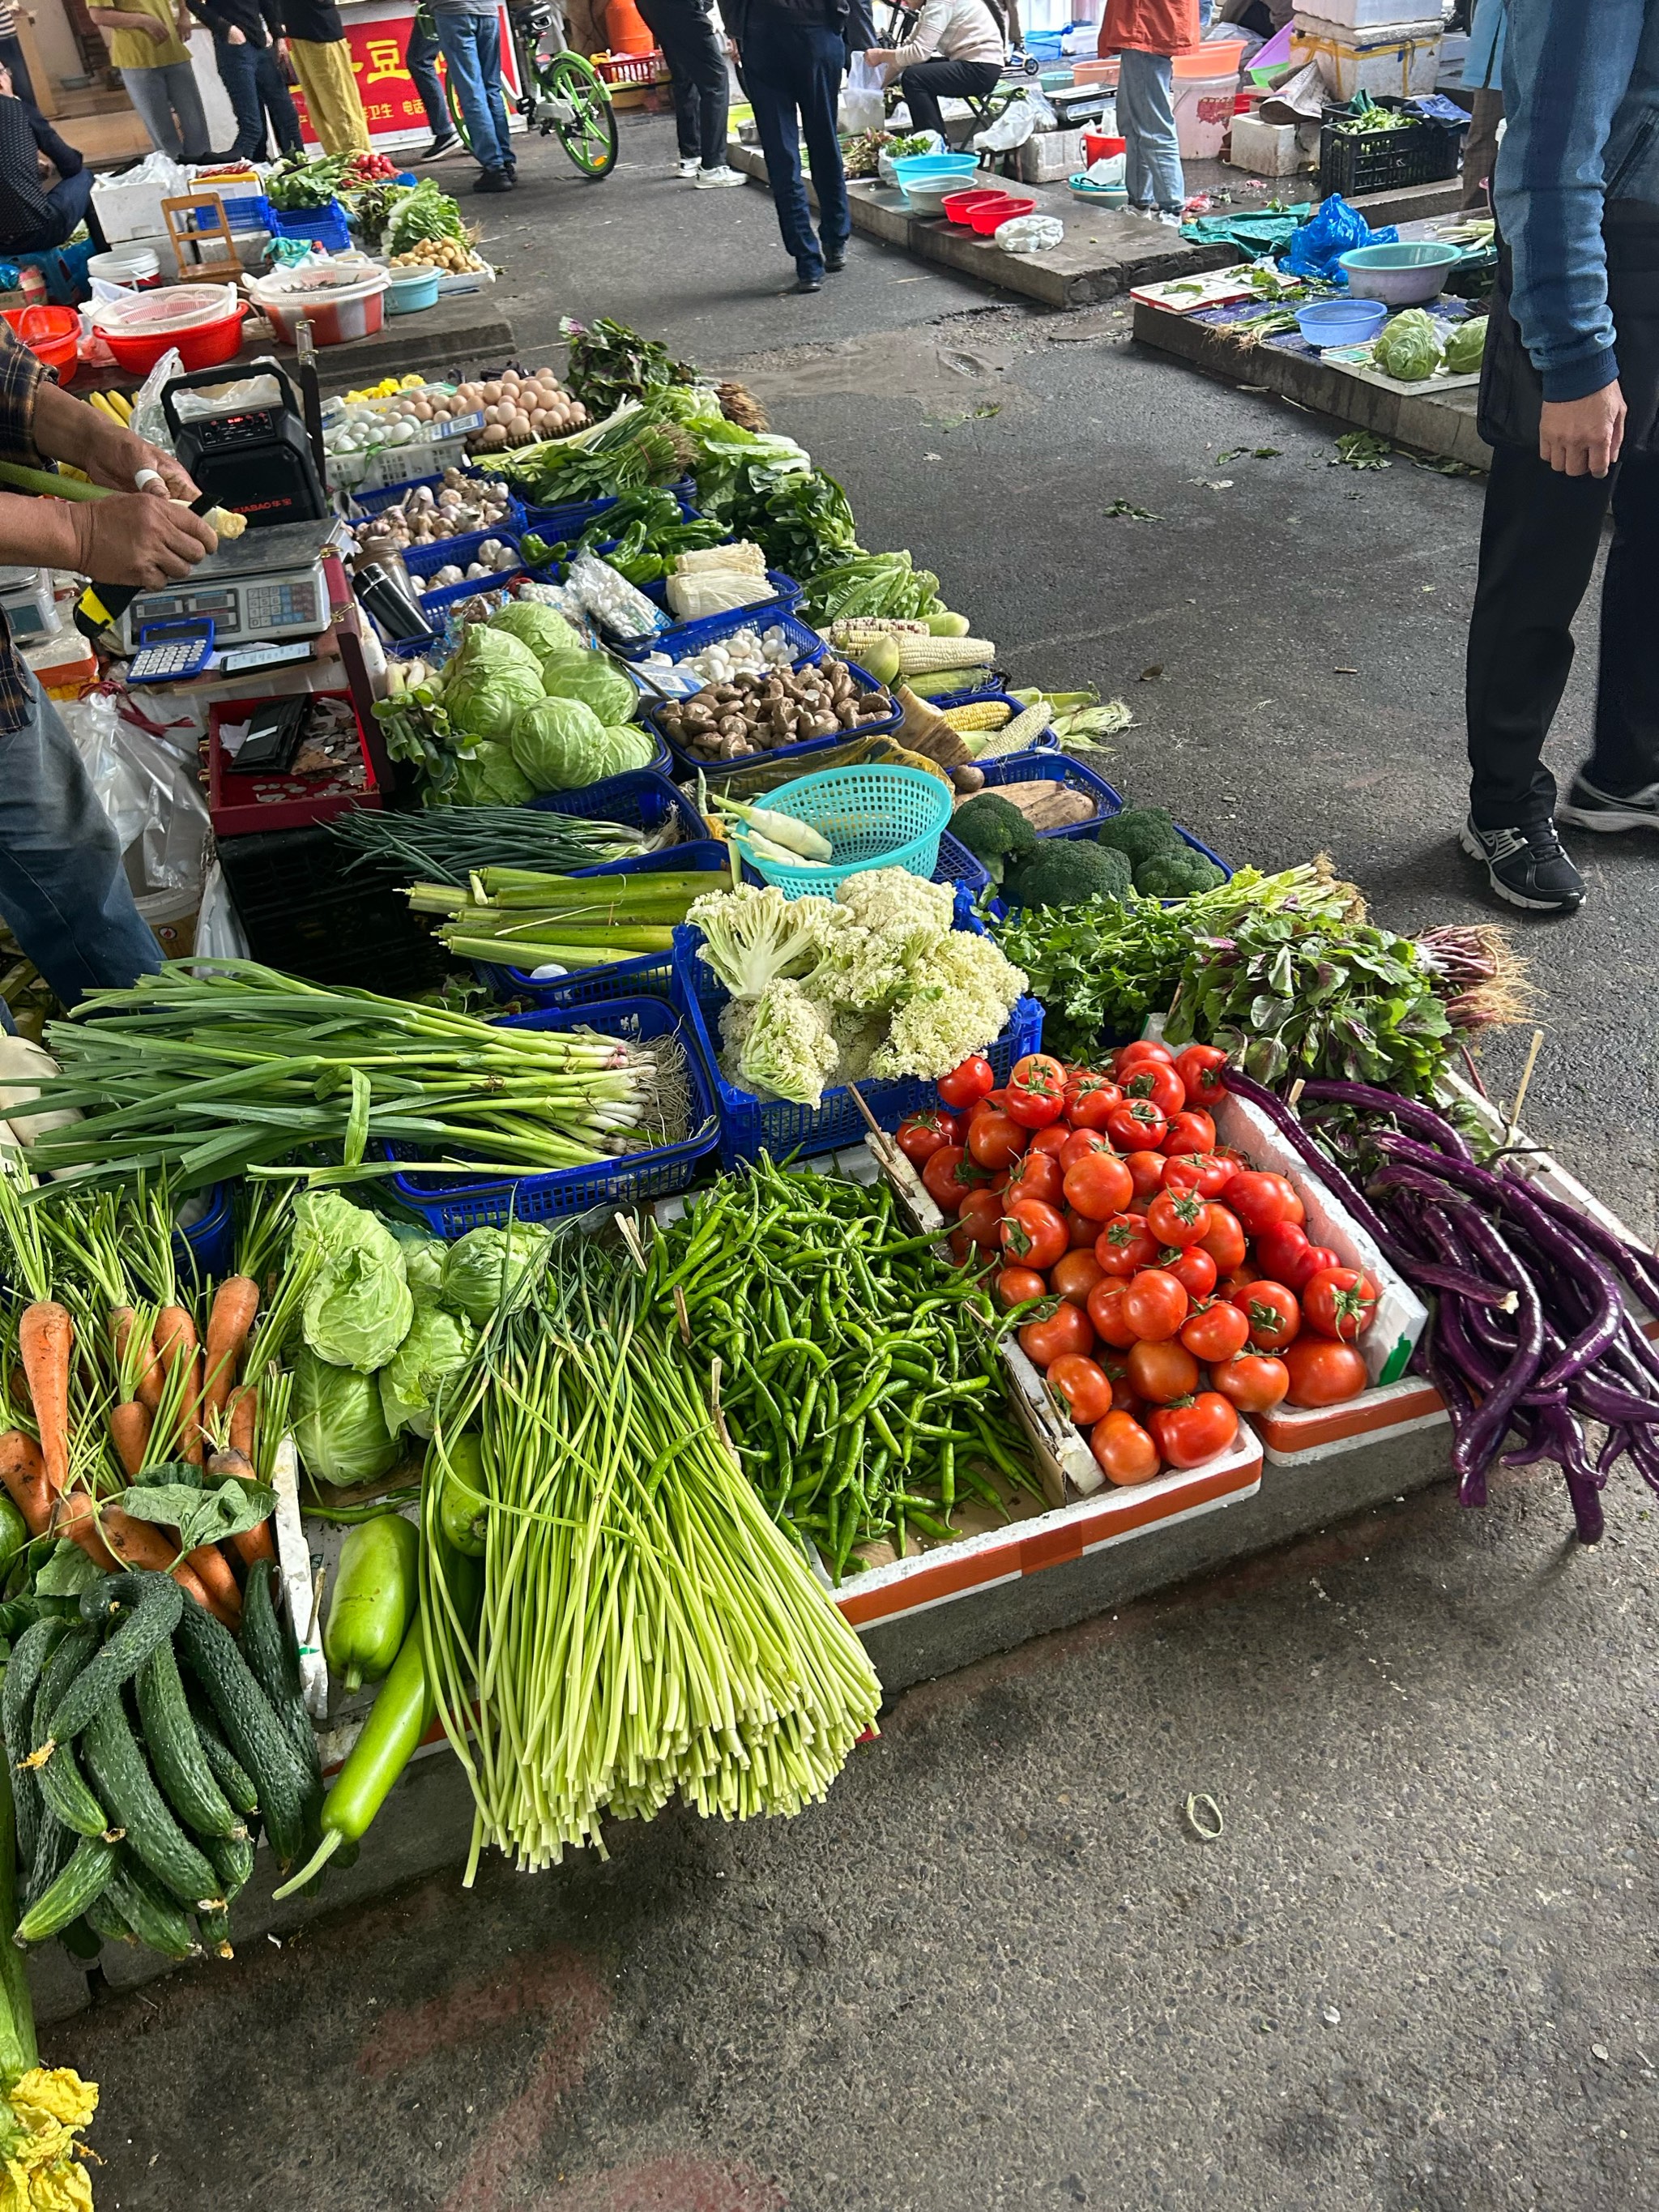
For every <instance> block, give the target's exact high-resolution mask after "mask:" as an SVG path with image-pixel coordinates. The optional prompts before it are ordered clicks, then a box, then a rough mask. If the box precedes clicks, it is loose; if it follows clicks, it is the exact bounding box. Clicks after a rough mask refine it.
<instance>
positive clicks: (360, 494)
mask: <svg viewBox="0 0 1659 2212" xmlns="http://www.w3.org/2000/svg"><path fill="white" fill-rule="evenodd" d="M443 481H444V480H443V478H442V477H441V476H436V477H410V479H409V481H408V483H395V484H384V485H382V486H381V488H380V490H378V491H354V492H353V493H352V494H351V497H350V511H349V516H348V520H350V521H353V522H362V521H363V520H365V519H366V518H367V517H368V516H369V515H374V514H384V513H385V512H386V509H387V507H396V506H397V504H398V501H399V500H401V499H403V498H404V496H405V495H407V494H408V493H410V492H411V491H419V490H422V489H425V490H427V491H430V492H434V493H435V492H439V491H441V490H442V489H443ZM524 518H525V508H524V502H523V501H521V500H517V499H514V498H513V497H512V495H510V494H509V495H508V497H507V513H505V514H504V515H503V516H502V517H501V524H500V526H499V528H498V529H496V530H495V532H493V533H492V532H488V531H486V532H484V535H485V536H486V537H489V536H491V535H494V536H495V537H497V538H500V537H502V536H504V535H506V534H507V533H508V532H511V534H512V535H513V537H515V538H516V537H517V536H518V535H519V533H520V531H522V530H523V528H524ZM463 534H464V535H465V533H463ZM453 542H454V541H453V539H448V540H444V539H439V540H435V543H437V544H445V543H448V544H453ZM415 550H416V552H423V551H425V550H427V549H426V548H425V547H423V546H416V548H415Z"/></svg>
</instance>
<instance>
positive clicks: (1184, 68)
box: [1175, 39, 1246, 84]
mask: <svg viewBox="0 0 1659 2212" xmlns="http://www.w3.org/2000/svg"><path fill="white" fill-rule="evenodd" d="M1245 44H1246V41H1245V40H1243V39H1208V40H1206V41H1205V43H1204V44H1203V45H1202V46H1188V49H1187V51H1186V52H1185V53H1184V54H1176V57H1175V76H1176V83H1177V84H1179V83H1180V82H1181V80H1182V78H1183V77H1197V78H1202V79H1203V80H1204V81H1205V82H1208V81H1209V80H1211V79H1212V78H1214V77H1222V76H1225V78H1227V79H1228V81H1229V82H1231V83H1237V80H1238V72H1239V71H1240V70H1241V69H1243V66H1244V47H1245Z"/></svg>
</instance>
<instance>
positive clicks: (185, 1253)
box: [173, 1182, 236, 1282]
mask: <svg viewBox="0 0 1659 2212" xmlns="http://www.w3.org/2000/svg"><path fill="white" fill-rule="evenodd" d="M230 1191H231V1187H230V1185H229V1184H228V1182H216V1183H215V1184H214V1186H213V1188H211V1189H210V1191H209V1192H208V1194H207V1211H206V1212H204V1214H203V1216H202V1218H201V1219H200V1220H199V1221H192V1222H191V1225H190V1227H189V1228H188V1229H175V1230H174V1231H173V1260H174V1262H175V1264H176V1265H177V1266H178V1267H180V1268H181V1269H185V1270H188V1269H189V1268H191V1267H194V1268H195V1270H196V1273H197V1275H198V1276H199V1277H200V1278H201V1279H202V1280H203V1281H204V1282H205V1281H207V1280H208V1279H209V1278H210V1277H213V1276H219V1275H228V1274H229V1273H231V1272H232V1270H233V1268H234V1266H235V1262H236V1225H235V1223H234V1220H233V1219H232V1218H231V1210H230Z"/></svg>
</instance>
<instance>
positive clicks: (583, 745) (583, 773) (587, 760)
mask: <svg viewBox="0 0 1659 2212" xmlns="http://www.w3.org/2000/svg"><path fill="white" fill-rule="evenodd" d="M604 741H605V724H604V723H603V722H602V721H601V720H599V716H598V715H597V714H595V713H594V712H593V709H592V708H591V707H585V706H584V705H583V704H582V702H581V701H580V699H542V700H538V702H537V703H536V705H535V706H533V707H526V708H525V710H524V712H523V714H520V717H519V719H518V720H517V721H516V722H515V723H514V724H513V759H514V760H515V761H516V762H517V763H518V765H519V768H520V771H521V772H522V773H523V774H524V775H526V776H527V777H528V778H529V780H530V781H531V782H532V784H533V785H534V786H535V787H536V789H537V790H538V791H574V790H576V789H578V788H579V787H580V786H581V785H582V784H585V783H597V782H598V781H599V773H598V771H597V769H595V767H594V765H593V763H594V762H595V761H596V760H597V759H598V758H599V749H600V747H601V745H602V744H603V743H604Z"/></svg>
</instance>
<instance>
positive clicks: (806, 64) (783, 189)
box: [743, 9, 853, 277]
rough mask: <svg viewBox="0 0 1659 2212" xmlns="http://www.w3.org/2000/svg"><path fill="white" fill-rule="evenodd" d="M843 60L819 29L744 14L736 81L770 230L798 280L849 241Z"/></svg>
mask: <svg viewBox="0 0 1659 2212" xmlns="http://www.w3.org/2000/svg"><path fill="white" fill-rule="evenodd" d="M846 60H847V52H846V48H845V47H844V46H843V45H842V40H841V34H840V33H839V32H836V31H832V30H830V29H829V27H828V26H827V25H825V26H820V25H818V24H813V23H792V22H788V21H783V20H779V21H769V20H766V19H765V18H764V17H763V14H762V11H761V10H760V9H752V10H751V11H750V17H749V33H748V36H747V37H746V38H745V40H744V47H743V81H744V87H745V88H746V89H747V91H748V94H749V99H750V105H751V106H752V107H753V108H754V111H755V124H756V127H757V130H758V131H759V132H760V142H761V146H762V149H763V151H764V153H765V155H766V177H767V182H768V183H769V185H771V187H772V201H773V204H774V205H775V207H776V209H777V211H778V228H779V229H780V231H781V232H782V234H783V243H784V246H785V248H786V250H787V252H790V253H791V254H793V256H794V261H795V272H796V274H797V275H798V276H805V277H812V276H822V275H823V255H824V253H825V252H828V253H840V252H842V251H843V249H844V248H845V246H846V244H847V241H848V239H849V238H850V237H851V236H852V234H853V215H852V210H851V209H850V208H849V207H848V204H847V172H846V170H845V169H843V168H842V161H841V141H840V139H839V138H838V137H836V100H838V98H839V97H840V94H841V79H842V70H843V68H844V67H845V65H846ZM803 136H805V140H806V150H807V152H808V154H809V155H811V161H812V183H813V186H814V188H815V190H816V191H817V196H818V232H819V235H820V236H821V237H822V239H823V251H822V252H820V250H819V246H818V240H817V238H815V237H814V236H813V235H812V215H811V209H810V208H809V206H808V205H807V201H806V186H805V183H804V182H803V180H802V177H801V167H800V142H801V138H802V137H803Z"/></svg>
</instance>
